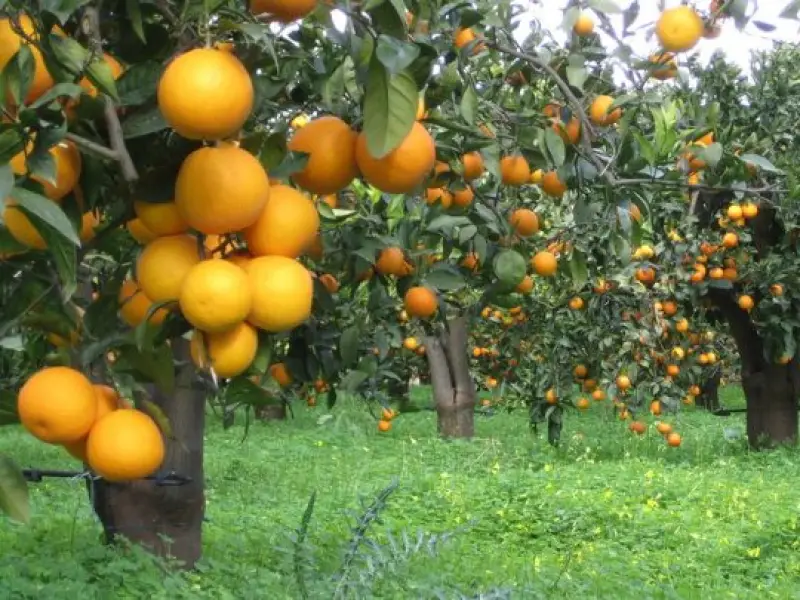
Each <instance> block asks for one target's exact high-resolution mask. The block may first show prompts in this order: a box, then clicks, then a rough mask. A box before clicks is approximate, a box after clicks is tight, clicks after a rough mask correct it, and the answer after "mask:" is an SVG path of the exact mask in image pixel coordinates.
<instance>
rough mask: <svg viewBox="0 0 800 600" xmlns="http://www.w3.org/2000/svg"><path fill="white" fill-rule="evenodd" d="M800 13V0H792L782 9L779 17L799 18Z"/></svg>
mask: <svg viewBox="0 0 800 600" xmlns="http://www.w3.org/2000/svg"><path fill="white" fill-rule="evenodd" d="M798 13H800V0H792V2H789V4H788V5H786V8H784V9H783V10H782V11H781V14H780V15H779V17H780V18H781V19H794V20H798V19H800V17H798Z"/></svg>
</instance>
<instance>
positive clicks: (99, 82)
mask: <svg viewBox="0 0 800 600" xmlns="http://www.w3.org/2000/svg"><path fill="white" fill-rule="evenodd" d="M86 76H87V77H88V78H89V81H91V82H92V83H93V84H94V85H96V86H97V89H98V90H99V91H100V92H102V93H103V94H106V95H108V96H111V97H112V98H113V99H114V100H115V101H117V102H119V93H117V83H116V81H114V73H113V71H112V70H111V65H109V64H108V63H107V62H106V61H105V59H104V58H102V57H100V58H98V59H95V60H93V61H92V62H91V63H89V65H88V66H87V67H86Z"/></svg>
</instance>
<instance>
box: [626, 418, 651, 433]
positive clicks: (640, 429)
mask: <svg viewBox="0 0 800 600" xmlns="http://www.w3.org/2000/svg"><path fill="white" fill-rule="evenodd" d="M628 429H630V430H631V431H632V432H633V433H635V434H637V435H644V434H645V432H647V425H645V424H644V423H642V422H641V421H632V422H631V424H630V425H628Z"/></svg>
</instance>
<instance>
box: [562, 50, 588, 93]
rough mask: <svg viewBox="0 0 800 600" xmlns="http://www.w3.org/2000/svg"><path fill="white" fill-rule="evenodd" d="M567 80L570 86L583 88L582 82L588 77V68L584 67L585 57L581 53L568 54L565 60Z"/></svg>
mask: <svg viewBox="0 0 800 600" xmlns="http://www.w3.org/2000/svg"><path fill="white" fill-rule="evenodd" d="M566 72H567V81H569V84H570V85H571V86H572V87H575V88H578V89H579V90H582V89H583V84H584V83H586V80H587V79H588V78H589V70H588V69H587V68H586V57H585V56H583V55H582V54H570V56H569V61H568V62H567V68H566Z"/></svg>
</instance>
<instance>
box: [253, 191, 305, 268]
mask: <svg viewBox="0 0 800 600" xmlns="http://www.w3.org/2000/svg"><path fill="white" fill-rule="evenodd" d="M318 233H319V213H318V212H317V207H316V206H315V205H314V202H313V200H311V198H309V197H308V196H306V195H305V194H303V193H302V192H300V191H298V190H296V189H294V188H291V187H289V186H288V185H274V186H272V187H271V188H270V192H269V200H268V201H267V203H266V206H264V209H263V210H262V211H261V214H260V215H259V216H258V217H257V218H256V220H255V221H254V222H253V223H252V224H251V225H250V226H249V227H247V228H246V229H245V230H244V239H245V241H246V242H247V248H248V250H250V253H251V254H253V255H254V256H273V255H277V256H285V257H287V258H297V257H298V256H300V255H301V254H303V252H305V251H306V250H308V248H309V247H310V246H311V245H312V244H313V243H314V240H315V239H316V237H317V234H318Z"/></svg>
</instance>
